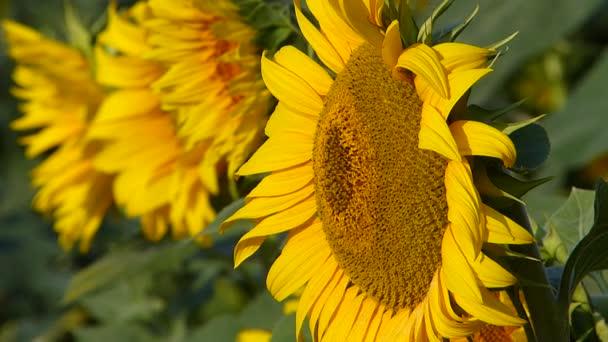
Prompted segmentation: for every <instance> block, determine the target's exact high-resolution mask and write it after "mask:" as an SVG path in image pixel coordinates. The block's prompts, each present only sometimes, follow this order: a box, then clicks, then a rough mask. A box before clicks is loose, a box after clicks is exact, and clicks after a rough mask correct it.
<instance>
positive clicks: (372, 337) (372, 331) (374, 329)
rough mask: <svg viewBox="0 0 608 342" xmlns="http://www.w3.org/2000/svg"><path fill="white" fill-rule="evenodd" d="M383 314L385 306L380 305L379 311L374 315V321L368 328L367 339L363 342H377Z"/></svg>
mask: <svg viewBox="0 0 608 342" xmlns="http://www.w3.org/2000/svg"><path fill="white" fill-rule="evenodd" d="M372 301H374V302H375V301H376V300H375V299H372ZM383 312H385V310H384V306H383V305H382V304H379V305H378V309H376V313H375V314H374V315H373V317H372V320H371V322H370V323H369V327H368V328H367V331H366V333H365V339H364V340H363V341H365V342H372V341H376V337H377V335H378V329H380V324H381V322H382V319H383V317H384V315H383Z"/></svg>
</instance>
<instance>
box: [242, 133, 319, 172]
mask: <svg viewBox="0 0 608 342" xmlns="http://www.w3.org/2000/svg"><path fill="white" fill-rule="evenodd" d="M312 144H313V143H312V138H311V137H308V136H304V135H302V134H296V133H292V134H289V133H286V134H282V135H279V136H275V137H272V138H270V139H268V140H267V141H266V142H265V143H264V145H262V146H261V147H260V148H259V149H258V150H257V151H256V153H255V154H254V155H253V156H252V157H251V159H249V160H248V161H247V162H246V163H245V164H243V166H241V168H240V169H239V170H238V171H237V174H238V175H241V176H242V175H253V174H256V173H264V172H270V171H275V170H281V169H286V168H289V167H292V166H295V165H298V164H302V163H305V162H307V161H309V160H311V158H312Z"/></svg>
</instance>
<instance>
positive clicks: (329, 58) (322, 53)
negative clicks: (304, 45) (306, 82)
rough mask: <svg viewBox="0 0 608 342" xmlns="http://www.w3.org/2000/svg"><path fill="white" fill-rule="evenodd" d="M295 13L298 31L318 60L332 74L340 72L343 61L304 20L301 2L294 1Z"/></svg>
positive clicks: (328, 43)
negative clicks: (332, 72)
mask: <svg viewBox="0 0 608 342" xmlns="http://www.w3.org/2000/svg"><path fill="white" fill-rule="evenodd" d="M294 7H295V11H296V19H297V20H298V25H299V26H300V31H302V34H303V35H304V37H305V38H306V41H308V43H309V44H310V46H312V48H313V49H314V50H315V52H316V53H317V55H318V56H319V59H320V60H321V61H322V62H323V64H325V65H326V66H327V67H328V68H330V69H331V70H332V71H334V72H336V73H337V72H340V71H342V69H343V68H344V61H343V60H342V58H341V57H340V55H339V54H338V52H337V51H336V49H335V48H334V47H333V46H332V44H331V43H330V42H329V41H328V40H327V38H325V37H324V36H323V34H321V32H319V30H317V28H316V27H315V26H314V25H313V24H312V23H311V22H310V21H309V20H308V18H306V16H305V15H304V13H302V1H301V0H294Z"/></svg>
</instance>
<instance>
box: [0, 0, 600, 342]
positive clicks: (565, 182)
mask: <svg viewBox="0 0 608 342" xmlns="http://www.w3.org/2000/svg"><path fill="white" fill-rule="evenodd" d="M130 2H131V1H119V4H120V5H123V6H125V5H128V4H129V3H130ZM418 2H419V3H421V4H424V3H426V4H425V5H426V6H427V7H425V8H427V9H428V8H433V6H434V5H437V4H438V3H439V2H440V1H418ZM71 3H72V4H73V6H74V7H75V8H76V9H77V12H78V13H79V14H80V16H81V18H82V20H83V22H84V23H85V25H86V26H87V27H88V28H90V29H92V30H99V29H100V28H102V27H101V26H100V23H103V13H104V9H105V7H106V6H107V4H108V1H102V0H74V1H72V2H71ZM476 3H477V2H474V1H469V0H458V1H456V2H455V4H454V5H453V6H452V8H451V9H450V11H449V12H448V14H446V15H445V16H444V17H442V18H441V19H440V21H439V25H444V26H445V27H449V26H450V25H451V24H452V23H457V22H460V21H461V20H462V19H463V18H464V17H466V15H467V14H468V13H470V12H471V11H472V10H473V8H474V6H475V4H476ZM478 3H479V7H480V11H479V14H478V16H477V18H476V19H475V20H474V21H473V23H472V24H471V25H470V27H469V28H468V29H467V30H466V31H465V33H464V34H462V36H461V38H460V39H459V41H462V42H466V43H472V44H478V45H481V46H483V45H488V44H491V43H494V42H496V41H498V40H500V39H503V38H505V37H506V36H508V35H510V34H511V33H513V32H514V31H519V35H518V36H517V37H516V38H515V39H514V40H513V41H512V42H511V43H510V44H509V49H508V51H507V52H506V53H505V54H504V55H502V56H501V58H500V59H499V60H498V61H497V62H496V64H495V65H494V69H495V72H494V73H493V74H492V75H490V76H489V77H487V78H486V79H485V80H483V82H481V83H480V84H479V85H478V86H477V87H476V88H475V90H474V92H473V94H472V102H473V103H479V104H482V105H485V106H488V107H494V108H496V107H501V106H505V105H507V104H509V103H513V102H516V101H518V100H520V99H523V98H526V99H527V100H526V102H525V103H524V104H523V105H522V106H520V107H519V108H518V109H517V110H516V111H515V112H514V113H513V114H512V115H513V118H514V119H522V118H528V117H531V116H536V115H538V114H542V113H549V115H548V116H547V117H546V118H545V119H544V120H543V122H542V124H543V125H544V126H545V128H546V129H547V132H548V135H549V138H550V140H551V144H552V152H551V155H550V156H549V159H548V161H547V162H546V163H545V164H544V166H542V167H540V168H539V169H538V170H537V171H536V172H534V173H533V174H531V175H530V177H532V178H538V177H542V176H547V175H551V176H554V177H555V178H554V179H553V180H552V181H551V182H549V183H547V184H545V185H543V186H542V187H540V188H538V189H536V190H534V191H533V192H532V193H530V194H529V195H527V196H526V201H527V203H528V208H529V212H530V215H531V216H532V217H533V218H534V219H535V221H536V222H537V223H538V224H539V226H541V227H548V223H547V222H549V223H550V224H551V225H553V226H560V225H564V226H566V227H565V228H564V230H568V229H569V228H568V225H569V224H572V223H571V222H570V221H568V220H570V219H572V218H573V217H582V216H583V214H588V210H589V209H590V208H589V206H590V203H587V204H586V207H580V210H579V211H578V212H576V210H575V213H574V214H572V213H570V214H568V215H566V218H563V217H562V216H559V215H557V216H556V215H554V212H555V211H556V210H557V209H558V208H559V207H560V206H561V205H563V203H564V202H565V200H566V197H567V195H568V194H569V193H570V189H571V187H572V186H576V187H579V188H587V189H589V188H592V187H593V184H594V182H595V180H596V179H597V178H598V177H602V176H604V177H605V176H607V175H608V134H606V133H605V130H606V128H607V127H608V96H607V95H608V93H607V89H608V50H606V46H607V43H608V1H606V0H579V1H571V0H534V1H529V0H509V1H498V0H479V1H478ZM63 5H64V1H61V0H20V1H10V0H0V16H1V17H2V18H5V19H6V18H10V19H13V20H17V21H19V22H21V23H24V24H26V25H29V26H32V27H34V28H36V29H38V30H40V31H42V32H43V33H44V34H45V35H47V36H49V37H54V38H57V39H60V40H61V39H64V38H65V36H66V31H65V30H66V28H65V18H64V6H63ZM426 12H428V10H425V9H424V8H423V9H422V10H421V14H424V13H426ZM0 65H1V68H0V72H1V76H0V87H1V89H0V132H1V139H0V166H1V167H0V341H32V340H35V341H108V340H112V341H189V340H210V341H233V340H234V338H235V336H236V334H237V332H238V331H239V330H240V329H243V328H260V329H267V330H273V329H274V331H275V332H276V334H275V337H273V339H274V340H276V341H279V340H285V341H289V340H293V335H292V334H293V332H291V329H290V328H291V326H292V324H293V321H292V317H283V315H282V314H281V311H282V308H281V305H280V304H278V303H275V302H274V301H273V300H272V299H271V298H270V297H269V296H268V295H267V294H266V292H265V291H264V288H265V273H266V271H267V269H268V266H269V265H270V263H271V262H272V260H273V258H274V257H275V256H276V254H277V253H278V252H277V247H278V246H279V244H280V240H278V239H271V240H270V241H269V242H268V243H266V244H265V245H264V248H263V250H262V251H261V253H258V255H257V256H256V257H255V258H252V260H251V261H248V262H246V263H245V264H244V265H243V266H242V267H241V268H239V269H238V270H237V271H233V270H232V246H233V244H234V242H235V241H236V239H237V235H238V232H242V230H243V229H246V228H247V227H246V226H243V227H240V229H239V228H237V229H235V230H234V231H235V232H236V233H233V234H231V235H229V236H223V237H219V236H216V238H218V243H217V244H216V246H215V247H213V248H211V249H207V250H202V249H200V248H199V247H197V246H196V245H195V244H193V243H192V242H189V241H181V242H174V241H162V242H161V243H159V244H151V243H147V242H145V241H144V240H143V239H142V237H141V236H140V233H139V227H138V223H137V222H136V221H126V220H124V219H122V218H120V215H119V214H118V213H117V212H113V213H110V215H108V218H107V220H106V222H105V223H104V225H103V227H102V228H101V229H100V233H99V234H98V236H97V237H96V239H95V241H94V245H93V249H92V250H91V252H90V253H89V254H87V255H80V254H78V253H77V252H64V251H62V250H60V249H59V247H58V245H57V244H56V241H55V234H54V232H53V231H52V227H51V223H50V222H49V220H48V218H45V217H42V216H40V215H39V214H37V213H34V212H32V211H31V209H30V200H31V198H32V195H33V189H32V188H31V186H30V184H29V177H28V174H29V171H30V170H31V168H32V166H33V165H35V164H36V161H29V160H26V159H25V158H24V156H23V149H22V148H21V147H20V146H18V144H17V142H16V140H17V136H18V135H17V134H16V133H14V132H12V131H11V130H10V129H9V127H8V125H9V122H10V121H12V120H14V119H15V118H16V117H18V116H19V113H18V111H17V109H16V101H15V100H14V99H13V98H12V97H11V96H10V94H9V88H10V87H11V78H10V73H11V70H12V66H13V65H12V61H10V60H9V59H8V58H7V56H6V43H5V42H4V40H2V39H0ZM532 148H534V146H532ZM241 185H242V186H244V187H247V186H248V185H247V184H244V185H243V184H241ZM575 195H576V196H579V195H580V197H575V199H579V198H582V199H588V198H589V197H588V195H589V194H588V193H585V192H579V193H576V194H575ZM591 198H592V197H591ZM578 203H579V204H580V203H581V202H580V201H579V202H578ZM585 203H586V202H585ZM568 208H570V207H568ZM233 209H234V208H227V209H226V210H225V211H224V212H223V213H221V214H220V219H221V217H225V216H226V215H228V214H229V212H230V210H233ZM558 214H559V212H558ZM562 214H563V212H562ZM577 215H578V216H577ZM211 230H212V231H213V230H217V224H215V225H214V226H213V227H211ZM545 230H547V231H548V230H549V229H547V228H545ZM216 235H217V234H216ZM572 239H573V240H575V239H576V238H575V237H573V238H572ZM601 290H602V289H601V288H600V289H599V290H598V291H599V293H600V294H601V293H603V291H601Z"/></svg>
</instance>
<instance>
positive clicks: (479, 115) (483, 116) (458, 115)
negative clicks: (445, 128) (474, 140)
mask: <svg viewBox="0 0 608 342" xmlns="http://www.w3.org/2000/svg"><path fill="white" fill-rule="evenodd" d="M525 101H526V100H525V99H523V100H520V101H517V102H515V103H512V104H510V105H508V106H506V107H504V108H498V109H487V108H483V107H481V106H477V105H469V106H468V107H467V109H466V110H464V111H462V112H453V113H451V114H450V119H451V120H452V121H458V120H471V121H479V122H483V123H487V124H491V123H492V122H493V121H494V120H496V119H498V118H500V117H501V116H503V115H505V114H507V113H508V112H510V111H512V110H514V109H516V108H519V106H521V105H522V104H523V103H524V102H525Z"/></svg>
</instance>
